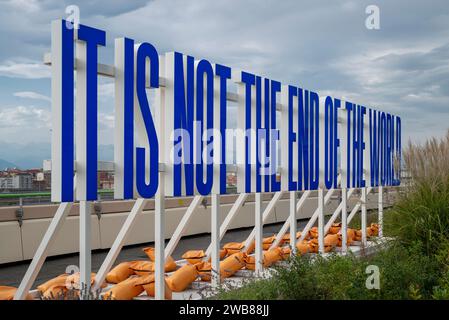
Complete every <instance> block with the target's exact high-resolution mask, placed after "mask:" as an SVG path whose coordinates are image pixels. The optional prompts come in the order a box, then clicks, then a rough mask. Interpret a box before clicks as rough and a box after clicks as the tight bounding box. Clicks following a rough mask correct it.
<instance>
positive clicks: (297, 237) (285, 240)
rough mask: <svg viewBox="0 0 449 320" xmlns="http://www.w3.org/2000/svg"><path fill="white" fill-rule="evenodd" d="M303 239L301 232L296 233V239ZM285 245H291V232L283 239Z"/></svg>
mask: <svg viewBox="0 0 449 320" xmlns="http://www.w3.org/2000/svg"><path fill="white" fill-rule="evenodd" d="M300 237H301V231H298V232H296V239H299V238H300ZM284 243H290V232H287V233H286V234H284V236H283V237H282V244H284Z"/></svg>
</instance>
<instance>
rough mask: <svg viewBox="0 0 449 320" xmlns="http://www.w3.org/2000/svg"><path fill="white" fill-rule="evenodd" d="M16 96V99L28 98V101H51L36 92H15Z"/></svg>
mask: <svg viewBox="0 0 449 320" xmlns="http://www.w3.org/2000/svg"><path fill="white" fill-rule="evenodd" d="M14 96H15V97H19V98H26V99H35V100H44V101H48V102H50V101H51V98H50V97H48V96H46V95H44V94H41V93H37V92H34V91H19V92H14Z"/></svg>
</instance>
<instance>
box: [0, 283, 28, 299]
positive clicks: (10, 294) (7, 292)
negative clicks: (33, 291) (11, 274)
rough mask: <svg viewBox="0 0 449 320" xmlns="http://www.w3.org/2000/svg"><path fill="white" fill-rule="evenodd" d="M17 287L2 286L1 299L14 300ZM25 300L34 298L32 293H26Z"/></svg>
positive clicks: (0, 290) (0, 289)
mask: <svg viewBox="0 0 449 320" xmlns="http://www.w3.org/2000/svg"><path fill="white" fill-rule="evenodd" d="M16 291H17V288H15V287H9V286H0V301H2V300H12V299H13V298H14V295H15V294H16ZM25 300H33V298H32V297H31V295H30V294H27V295H26V298H25Z"/></svg>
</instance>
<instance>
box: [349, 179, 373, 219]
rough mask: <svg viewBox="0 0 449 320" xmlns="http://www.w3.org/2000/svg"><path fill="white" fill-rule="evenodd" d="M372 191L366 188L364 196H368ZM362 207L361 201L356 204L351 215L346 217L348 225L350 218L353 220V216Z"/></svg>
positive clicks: (370, 188)
mask: <svg viewBox="0 0 449 320" xmlns="http://www.w3.org/2000/svg"><path fill="white" fill-rule="evenodd" d="M372 190H373V188H372V187H368V188H367V190H366V194H367V195H368V194H369V193H370V192H371V191H372ZM361 206H362V201H361V200H359V202H357V204H356V205H355V206H354V208H353V209H352V211H351V213H350V214H349V216H348V224H349V223H350V222H351V220H352V218H354V216H355V214H356V213H357V212H358V211H359V209H360V207H361Z"/></svg>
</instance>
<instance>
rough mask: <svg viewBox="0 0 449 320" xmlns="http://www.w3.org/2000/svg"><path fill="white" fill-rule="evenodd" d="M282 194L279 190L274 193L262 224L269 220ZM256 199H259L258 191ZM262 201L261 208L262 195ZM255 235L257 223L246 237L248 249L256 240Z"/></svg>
mask: <svg viewBox="0 0 449 320" xmlns="http://www.w3.org/2000/svg"><path fill="white" fill-rule="evenodd" d="M282 194H283V192H282V191H278V192H276V193H275V194H274V196H273V198H272V199H271V200H270V202H269V203H268V205H267V206H266V208H265V210H264V211H263V214H262V224H264V223H265V221H267V219H268V217H269V216H270V214H271V213H272V212H273V211H274V207H275V206H276V203H278V201H279V199H281V197H282ZM256 199H257V193H256ZM260 201H261V204H260V208H262V196H260ZM255 205H256V206H257V201H256V203H255ZM256 212H257V211H256ZM255 235H256V225H254V228H253V230H252V231H251V233H250V235H249V236H248V238H246V241H245V249H248V247H249V246H250V245H251V242H252V241H253V240H254V237H255Z"/></svg>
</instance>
